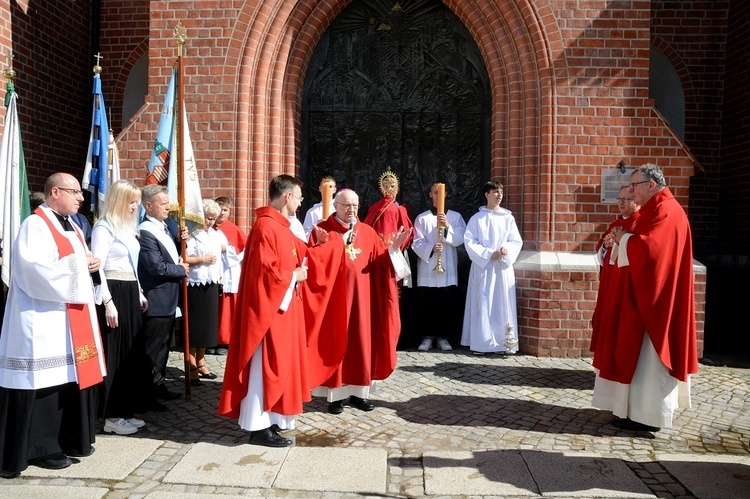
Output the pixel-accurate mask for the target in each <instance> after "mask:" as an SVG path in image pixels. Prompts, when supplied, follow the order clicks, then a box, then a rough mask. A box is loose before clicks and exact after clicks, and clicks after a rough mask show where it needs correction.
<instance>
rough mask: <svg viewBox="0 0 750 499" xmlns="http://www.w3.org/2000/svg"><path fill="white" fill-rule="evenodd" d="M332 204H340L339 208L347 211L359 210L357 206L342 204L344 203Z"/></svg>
mask: <svg viewBox="0 0 750 499" xmlns="http://www.w3.org/2000/svg"><path fill="white" fill-rule="evenodd" d="M333 204H340V205H341V206H343V207H344V208H346V209H347V210H356V209H358V208H359V205H358V204H344V203H333Z"/></svg>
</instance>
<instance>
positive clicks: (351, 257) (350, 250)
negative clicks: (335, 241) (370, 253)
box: [344, 244, 362, 261]
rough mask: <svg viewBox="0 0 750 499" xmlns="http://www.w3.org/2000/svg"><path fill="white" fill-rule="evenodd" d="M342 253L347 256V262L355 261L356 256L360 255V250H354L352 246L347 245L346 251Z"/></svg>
mask: <svg viewBox="0 0 750 499" xmlns="http://www.w3.org/2000/svg"><path fill="white" fill-rule="evenodd" d="M344 251H346V254H347V255H349V260H352V261H354V260H356V259H357V255H359V254H360V253H362V250H361V249H359V248H355V247H354V244H347V245H346V249H345V250H344Z"/></svg>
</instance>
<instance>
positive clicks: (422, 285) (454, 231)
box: [412, 182, 466, 352]
mask: <svg viewBox="0 0 750 499" xmlns="http://www.w3.org/2000/svg"><path fill="white" fill-rule="evenodd" d="M429 196H430V200H431V201H432V207H431V208H430V209H429V210H427V211H425V212H424V213H421V214H420V215H419V216H418V217H417V218H416V219H415V220H414V241H413V242H412V250H413V251H414V253H416V255H417V256H418V257H419V260H418V263H417V287H418V288H419V302H420V305H421V308H422V310H446V311H449V310H453V309H454V308H455V307H454V306H455V303H456V302H457V301H458V300H459V297H458V255H457V253H456V248H458V247H459V246H461V245H462V244H463V243H464V230H465V229H466V223H465V222H464V219H463V218H462V217H461V214H460V213H458V212H455V211H453V210H448V211H447V212H446V211H445V184H443V183H439V182H433V183H432V184H431V185H430V189H429ZM424 320H425V321H427V322H426V323H425V336H423V337H422V343H420V345H419V347H418V348H417V350H419V351H420V352H426V351H428V350H430V349H431V348H432V346H433V343H434V342H435V340H437V346H438V347H439V348H440V350H443V351H448V350H452V349H453V348H452V347H451V344H450V339H452V338H453V337H457V333H458V325H456V324H454V323H455V321H452V320H450V318H449V317H447V316H446V315H444V314H440V313H437V314H425V316H424Z"/></svg>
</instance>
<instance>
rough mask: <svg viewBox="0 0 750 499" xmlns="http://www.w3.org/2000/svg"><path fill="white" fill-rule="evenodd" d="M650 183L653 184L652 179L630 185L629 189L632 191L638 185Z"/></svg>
mask: <svg viewBox="0 0 750 499" xmlns="http://www.w3.org/2000/svg"><path fill="white" fill-rule="evenodd" d="M648 182H651V179H648V180H641V181H640V182H633V183H632V184H628V189H630V190H631V191H632V190H633V189H635V186H636V185H638V184H645V183H648Z"/></svg>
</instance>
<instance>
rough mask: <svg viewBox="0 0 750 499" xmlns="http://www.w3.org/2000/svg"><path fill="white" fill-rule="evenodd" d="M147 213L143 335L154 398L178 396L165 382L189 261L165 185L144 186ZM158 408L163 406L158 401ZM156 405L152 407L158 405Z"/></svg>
mask: <svg viewBox="0 0 750 499" xmlns="http://www.w3.org/2000/svg"><path fill="white" fill-rule="evenodd" d="M142 201H143V208H144V209H145V211H146V217H145V218H144V219H143V221H142V222H141V224H140V226H139V227H138V228H139V229H140V242H141V251H140V256H139V260H138V278H139V280H140V283H141V287H142V288H143V294H144V295H145V296H146V299H147V300H148V310H147V311H146V312H145V314H144V317H143V338H144V342H145V347H146V357H147V361H148V363H149V364H150V367H151V375H152V383H153V384H152V387H151V388H152V390H153V398H154V402H155V399H159V398H161V399H174V398H179V397H180V395H179V394H178V393H176V392H170V391H169V390H167V387H166V385H165V384H164V379H165V375H166V368H167V360H168V357H169V345H170V344H171V342H172V331H173V329H174V323H175V312H176V311H177V302H178V299H179V296H180V283H181V281H182V279H184V278H185V277H186V276H187V272H188V264H187V263H183V262H182V259H181V258H180V256H179V253H178V250H177V245H176V244H175V240H174V239H173V237H172V235H171V233H170V232H169V229H168V228H167V224H166V220H167V217H168V216H169V193H168V191H167V188H166V187H164V186H161V185H146V186H144V187H143V189H142ZM154 406H155V408H159V409H161V408H163V406H161V405H160V404H158V403H157V404H154ZM154 406H152V407H154Z"/></svg>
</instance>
